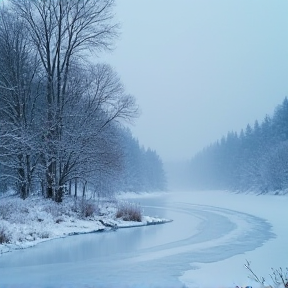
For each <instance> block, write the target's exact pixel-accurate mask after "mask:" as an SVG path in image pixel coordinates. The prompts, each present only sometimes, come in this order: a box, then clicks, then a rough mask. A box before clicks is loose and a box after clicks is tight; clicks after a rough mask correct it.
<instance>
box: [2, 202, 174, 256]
mask: <svg viewBox="0 0 288 288" xmlns="http://www.w3.org/2000/svg"><path fill="white" fill-rule="evenodd" d="M120 203H122V204H123V202H120ZM118 205H119V202H117V201H116V200H115V199H114V200H107V199H106V200H101V201H92V200H90V201H89V200H88V201H84V202H83V201H82V200H81V199H78V200H75V199H74V198H73V197H70V198H65V200H64V201H63V202H62V203H60V204H58V203H55V202H54V201H52V200H49V199H44V198H43V197H30V198H28V199H26V200H22V199H19V198H18V197H16V196H10V197H3V198H0V239H1V235H2V237H3V235H5V237H7V238H8V239H9V241H8V243H3V244H0V254H1V253H5V252H9V251H12V250H15V249H23V248H28V247H32V246H34V245H36V244H38V243H40V242H44V241H47V240H52V239H56V238H61V237H67V236H71V235H76V234H85V233H93V232H103V231H109V230H115V229H118V228H129V227H139V226H146V225H154V224H162V223H167V222H169V221H171V220H168V219H160V218H156V217H150V216H145V215H142V221H141V222H136V221H124V220H122V219H121V218H116V212H117V207H118ZM124 205H126V204H125V202H124ZM127 205H129V203H127ZM132 205H133V204H132ZM135 208H136V209H141V208H140V207H137V205H136V204H135ZM92 210H93V211H92ZM87 212H88V213H89V212H90V214H91V215H89V216H87V215H85V213H87Z"/></svg>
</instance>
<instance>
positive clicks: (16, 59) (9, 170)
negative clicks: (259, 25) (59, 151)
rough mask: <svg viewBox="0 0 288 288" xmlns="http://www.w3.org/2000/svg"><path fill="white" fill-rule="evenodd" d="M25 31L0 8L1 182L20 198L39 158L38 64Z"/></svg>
mask: <svg viewBox="0 0 288 288" xmlns="http://www.w3.org/2000/svg"><path fill="white" fill-rule="evenodd" d="M26 32H27V31H26V30H25V28H23V27H22V22H21V21H20V20H19V19H18V18H17V16H16V15H15V14H12V13H10V12H8V10H7V9H5V8H3V7H2V8H1V9H0V51H1V54H0V62H1V66H0V127H1V128H0V139H1V144H0V163H1V166H2V173H1V179H2V180H3V179H4V178H6V179H7V178H8V179H13V181H12V182H15V183H16V188H17V190H18V192H19V193H20V195H21V197H22V198H23V199H25V198H26V197H27V196H28V195H29V193H30V188H31V184H32V178H33V173H34V172H35V168H36V164H37V159H38V158H39V156H38V155H37V149H36V143H37V140H36V138H37V125H36V118H37V108H36V105H37V102H38V100H39V84H40V82H41V81H39V79H38V80H37V81H36V79H35V78H36V74H37V69H38V66H39V65H38V61H37V56H34V55H32V54H31V46H30V45H29V43H28V41H27V38H26ZM38 106H39V105H38ZM38 135H39V134H38ZM10 182H11V181H10Z"/></svg>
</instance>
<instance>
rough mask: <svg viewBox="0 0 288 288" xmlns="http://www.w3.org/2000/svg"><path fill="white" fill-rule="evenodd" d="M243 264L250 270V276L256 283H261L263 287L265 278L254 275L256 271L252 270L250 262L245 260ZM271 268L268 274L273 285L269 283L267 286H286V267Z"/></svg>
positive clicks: (287, 277) (287, 274) (287, 283)
mask: <svg viewBox="0 0 288 288" xmlns="http://www.w3.org/2000/svg"><path fill="white" fill-rule="evenodd" d="M244 266H245V268H246V269H247V270H248V271H249V272H250V278H251V279H252V280H254V281H256V282H257V283H259V284H261V285H262V286H263V287H265V283H266V280H265V278H264V277H259V276H257V275H256V273H255V272H254V271H253V269H252V267H251V262H249V261H247V260H246V264H245V265H244ZM271 270H272V274H270V278H271V279H272V281H273V283H274V286H271V285H269V286H268V287H269V288H273V287H275V288H276V287H279V286H281V285H282V287H285V288H288V268H286V269H283V268H281V267H280V268H279V269H273V268H271Z"/></svg>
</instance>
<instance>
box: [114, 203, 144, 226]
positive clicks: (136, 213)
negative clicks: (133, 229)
mask: <svg viewBox="0 0 288 288" xmlns="http://www.w3.org/2000/svg"><path fill="white" fill-rule="evenodd" d="M116 218H121V219H122V220H124V221H135V222H141V221H142V211H141V208H140V206H139V205H138V204H135V203H128V202H121V203H119V204H118V207H117V212H116Z"/></svg>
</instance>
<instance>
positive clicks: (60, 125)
mask: <svg viewBox="0 0 288 288" xmlns="http://www.w3.org/2000/svg"><path fill="white" fill-rule="evenodd" d="M113 6H114V0H83V1H67V0H50V1H36V0H29V1H28V0H9V1H7V2H5V4H3V5H2V6H1V8H0V51H1V53H0V63H1V65H0V192H1V191H6V190H7V189H10V188H12V189H14V190H15V191H17V193H18V194H19V195H20V197H21V198H23V199H25V198H26V197H28V196H29V195H30V194H31V193H33V192H35V191H41V193H42V194H43V196H44V197H47V198H51V199H53V200H55V201H56V202H61V201H62V199H63V196H64V193H70V194H72V193H74V194H76V195H77V193H78V190H79V189H80V187H81V189H82V190H81V191H82V192H81V193H82V194H83V195H84V194H85V191H86V190H87V189H90V190H91V189H92V190H93V191H96V192H97V193H98V194H102V195H107V194H111V193H114V192H116V191H147V190H149V191H152V190H160V189H164V187H165V175H164V172H163V167H162V166H163V165H162V161H161V159H160V158H159V156H158V155H157V153H156V152H155V151H152V150H151V149H144V148H143V147H141V146H140V145H139V143H138V141H137V140H136V139H134V138H133V136H132V134H131V132H130V131H129V129H128V128H126V127H125V124H126V123H127V122H131V121H133V119H134V118H135V117H138V106H137V104H136V101H135V98H134V97H133V96H131V95H129V94H127V93H126V92H125V89H124V86H123V84H122V83H121V81H120V78H119V76H118V75H117V73H116V72H115V71H114V70H113V69H112V68H111V67H110V66H109V65H107V64H105V63H99V62H97V63H96V62H95V59H96V58H95V57H94V58H95V59H94V60H91V59H92V58H91V55H92V56H99V55H100V53H102V52H104V51H107V50H111V49H112V48H113V43H114V40H115V38H116V37H117V35H118V31H119V27H118V24H117V23H114V18H113V17H114V15H113ZM78 187H79V189H78ZM79 193H80V192H79Z"/></svg>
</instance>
